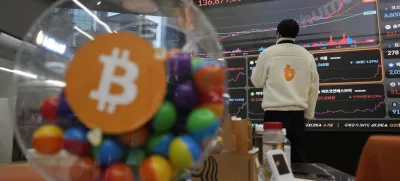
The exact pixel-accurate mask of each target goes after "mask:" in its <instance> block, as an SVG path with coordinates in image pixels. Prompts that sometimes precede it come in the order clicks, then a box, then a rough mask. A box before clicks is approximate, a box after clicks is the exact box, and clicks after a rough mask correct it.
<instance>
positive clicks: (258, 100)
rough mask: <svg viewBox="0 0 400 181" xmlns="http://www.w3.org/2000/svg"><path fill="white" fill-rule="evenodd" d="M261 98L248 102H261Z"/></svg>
mask: <svg viewBox="0 0 400 181" xmlns="http://www.w3.org/2000/svg"><path fill="white" fill-rule="evenodd" d="M262 100H263V98H250V102H262Z"/></svg>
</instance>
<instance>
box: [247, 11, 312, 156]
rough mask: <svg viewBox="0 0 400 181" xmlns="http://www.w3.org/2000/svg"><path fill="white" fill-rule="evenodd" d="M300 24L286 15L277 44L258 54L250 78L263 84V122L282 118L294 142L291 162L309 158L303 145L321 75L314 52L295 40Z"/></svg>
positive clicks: (261, 86)
mask: <svg viewBox="0 0 400 181" xmlns="http://www.w3.org/2000/svg"><path fill="white" fill-rule="evenodd" d="M298 33H299V25H298V24H297V22H296V21H295V20H292V19H286V20H283V21H281V22H280V23H279V25H278V28H277V32H276V37H277V39H278V41H277V43H276V45H273V46H271V47H269V48H267V49H265V50H264V51H263V52H262V53H261V54H260V56H259V57H258V60H257V64H256V67H255V68H254V69H253V72H252V75H251V81H252V83H253V84H254V86H255V87H257V88H263V89H264V90H263V92H264V94H263V95H264V97H263V101H262V105H261V106H262V108H263V109H264V111H265V115H264V122H275V121H279V122H282V123H283V126H284V127H285V128H286V130H287V137H288V139H289V140H290V142H291V146H292V151H291V152H292V154H291V159H292V163H300V162H306V159H305V153H304V148H303V141H304V134H305V119H313V118H314V110H315V105H316V102H317V98H318V89H319V75H318V72H317V67H316V64H315V60H314V57H313V55H312V54H310V53H309V52H308V51H307V50H306V49H304V48H303V47H301V46H298V45H296V44H295V38H296V36H297V35H298Z"/></svg>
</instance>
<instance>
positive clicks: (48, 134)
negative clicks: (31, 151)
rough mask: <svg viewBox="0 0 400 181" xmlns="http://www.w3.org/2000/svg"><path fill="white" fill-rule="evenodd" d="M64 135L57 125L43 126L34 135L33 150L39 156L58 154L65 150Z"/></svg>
mask: <svg viewBox="0 0 400 181" xmlns="http://www.w3.org/2000/svg"><path fill="white" fill-rule="evenodd" d="M63 134H64V132H63V130H62V129H61V128H60V127H58V126H56V125H50V124H49V125H43V126H41V127H39V129H37V130H36V131H35V133H34V134H33V140H32V145H33V148H35V151H36V152H37V153H39V154H44V155H53V154H56V153H58V152H59V151H60V150H61V149H62V148H63Z"/></svg>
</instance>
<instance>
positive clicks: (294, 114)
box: [264, 111, 307, 163]
mask: <svg viewBox="0 0 400 181" xmlns="http://www.w3.org/2000/svg"><path fill="white" fill-rule="evenodd" d="M264 122H282V124H283V127H284V128H286V137H287V138H288V139H289V141H290V144H291V160H292V163H306V162H307V160H306V157H305V149H304V137H305V119H304V111H265V114H264Z"/></svg>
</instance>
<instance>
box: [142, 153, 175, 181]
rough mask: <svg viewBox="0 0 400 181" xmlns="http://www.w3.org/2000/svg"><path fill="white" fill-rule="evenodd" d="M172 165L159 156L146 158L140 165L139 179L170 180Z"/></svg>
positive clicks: (146, 180)
mask: <svg viewBox="0 0 400 181" xmlns="http://www.w3.org/2000/svg"><path fill="white" fill-rule="evenodd" d="M172 176H173V175H172V167H171V165H170V163H169V162H168V160H167V159H165V158H163V157H161V156H151V157H149V158H147V159H146V160H145V161H144V162H143V163H142V165H141V167H140V179H142V180H143V181H171V179H172Z"/></svg>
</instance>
